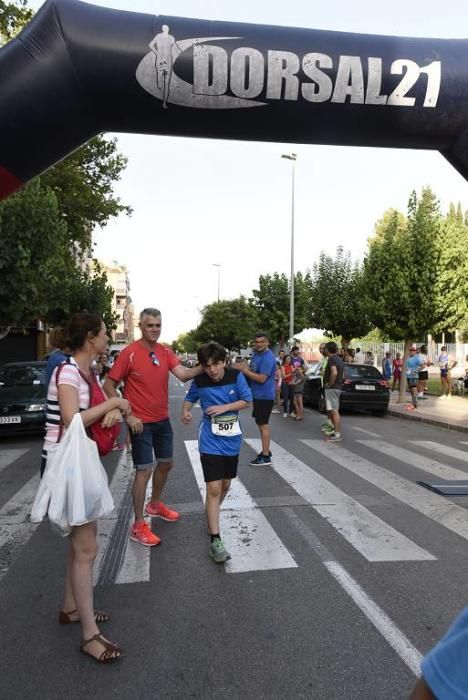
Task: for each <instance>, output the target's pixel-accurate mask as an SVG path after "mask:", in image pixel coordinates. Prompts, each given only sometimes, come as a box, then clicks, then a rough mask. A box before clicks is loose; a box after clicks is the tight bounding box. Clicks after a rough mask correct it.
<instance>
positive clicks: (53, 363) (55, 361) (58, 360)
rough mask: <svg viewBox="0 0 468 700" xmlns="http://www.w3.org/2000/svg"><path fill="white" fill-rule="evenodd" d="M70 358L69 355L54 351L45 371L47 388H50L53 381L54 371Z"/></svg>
mask: <svg viewBox="0 0 468 700" xmlns="http://www.w3.org/2000/svg"><path fill="white" fill-rule="evenodd" d="M68 357H69V355H65V353H64V352H62V351H61V350H54V351H53V352H51V353H50V355H49V359H48V360H47V364H46V370H45V383H46V386H49V382H50V380H51V377H52V374H53V373H54V369H55V368H56V367H58V366H59V365H61V364H62V362H63V361H64V360H66V359H67V358H68Z"/></svg>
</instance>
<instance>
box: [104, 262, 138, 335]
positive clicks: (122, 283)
mask: <svg viewBox="0 0 468 700" xmlns="http://www.w3.org/2000/svg"><path fill="white" fill-rule="evenodd" d="M102 267H103V270H104V272H105V273H106V275H107V280H108V284H109V285H110V286H111V287H112V288H113V290H114V299H113V301H112V311H113V312H114V313H116V314H117V316H118V322H117V328H116V330H115V331H112V341H113V342H114V343H125V344H127V343H132V342H133V340H134V319H133V304H132V299H131V297H130V280H129V278H128V272H127V268H126V267H125V265H119V264H118V263H117V262H116V261H114V262H113V263H112V264H111V265H105V264H103V265H102Z"/></svg>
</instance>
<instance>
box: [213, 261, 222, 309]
mask: <svg viewBox="0 0 468 700" xmlns="http://www.w3.org/2000/svg"><path fill="white" fill-rule="evenodd" d="M213 267H217V268H218V303H219V289H220V285H221V264H220V263H213Z"/></svg>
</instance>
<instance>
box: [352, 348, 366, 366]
mask: <svg viewBox="0 0 468 700" xmlns="http://www.w3.org/2000/svg"><path fill="white" fill-rule="evenodd" d="M354 363H355V364H356V365H363V364H364V353H362V352H361V348H356V352H355V354H354Z"/></svg>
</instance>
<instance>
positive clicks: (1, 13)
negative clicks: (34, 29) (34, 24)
mask: <svg viewBox="0 0 468 700" xmlns="http://www.w3.org/2000/svg"><path fill="white" fill-rule="evenodd" d="M33 15H34V12H33V10H31V8H30V7H28V3H27V0H17V2H4V1H3V0H0V45H2V44H5V43H6V42H7V41H10V39H13V37H15V36H16V35H17V34H18V32H20V31H21V29H22V28H23V27H24V26H25V25H26V24H27V23H28V22H30V21H31V19H32V18H33Z"/></svg>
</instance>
